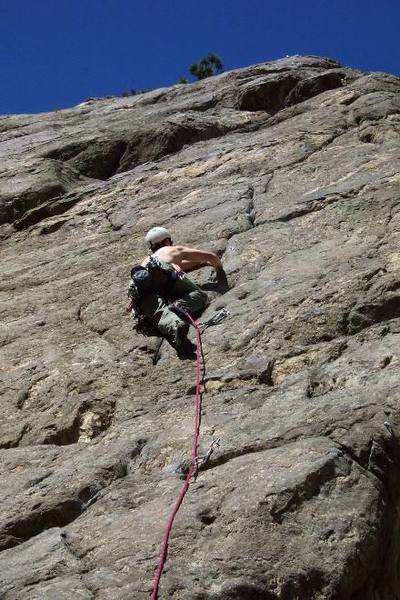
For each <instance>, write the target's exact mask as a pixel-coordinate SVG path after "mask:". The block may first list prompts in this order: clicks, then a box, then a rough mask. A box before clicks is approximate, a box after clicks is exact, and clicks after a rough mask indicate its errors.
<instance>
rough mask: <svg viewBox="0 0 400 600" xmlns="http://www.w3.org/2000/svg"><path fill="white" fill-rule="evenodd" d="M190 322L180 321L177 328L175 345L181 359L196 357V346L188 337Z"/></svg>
mask: <svg viewBox="0 0 400 600" xmlns="http://www.w3.org/2000/svg"><path fill="white" fill-rule="evenodd" d="M188 332H189V323H184V322H182V323H179V324H178V326H177V328H176V330H175V338H174V347H175V350H176V353H177V355H178V357H179V358H180V359H181V360H193V359H194V358H196V346H195V345H194V344H193V343H192V342H191V341H190V340H188V338H187V334H188Z"/></svg>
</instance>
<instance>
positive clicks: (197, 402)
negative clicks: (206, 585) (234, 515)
mask: <svg viewBox="0 0 400 600" xmlns="http://www.w3.org/2000/svg"><path fill="white" fill-rule="evenodd" d="M187 317H188V318H189V320H190V322H191V324H192V325H193V327H194V329H195V332H196V391H195V399H194V432H193V443H192V460H191V462H190V466H189V470H188V472H187V475H186V478H185V482H184V484H183V486H182V488H181V490H180V492H179V494H178V497H177V498H176V500H175V504H174V506H173V508H172V511H171V514H170V516H169V519H168V521H167V525H166V527H165V531H164V535H163V539H162V542H161V550H160V557H159V559H158V565H157V570H156V573H155V575H154V582H153V591H152V592H151V596H150V600H157V597H158V588H159V586H160V579H161V575H162V572H163V569H164V565H165V562H166V560H167V554H168V542H169V537H170V534H171V529H172V526H173V524H174V521H175V517H176V515H177V514H178V511H179V508H180V506H181V504H182V502H183V499H184V497H185V495H186V492H187V491H188V489H189V485H190V480H191V479H192V477H193V475H195V474H196V472H197V468H198V455H197V452H198V447H199V433H200V411H201V357H202V352H201V333H200V329H199V328H198V326H197V325H196V323H195V321H194V320H193V319H192V317H191V316H190V315H189V314H188V313H187Z"/></svg>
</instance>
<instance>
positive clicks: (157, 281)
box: [128, 227, 229, 358]
mask: <svg viewBox="0 0 400 600" xmlns="http://www.w3.org/2000/svg"><path fill="white" fill-rule="evenodd" d="M146 241H147V242H148V243H149V245H150V250H151V254H150V256H148V257H147V258H146V259H145V260H144V261H143V262H142V263H141V264H140V265H136V266H135V267H133V269H132V271H131V280H132V283H131V285H130V288H129V292H128V295H129V296H130V304H129V305H128V309H129V310H132V308H134V310H135V312H136V313H139V314H140V315H141V318H142V323H143V318H145V323H146V322H147V323H148V324H149V325H150V330H151V329H152V330H153V334H154V328H156V329H157V330H158V332H159V334H160V335H162V336H163V337H165V338H166V339H167V340H168V341H169V342H170V343H171V345H172V346H174V348H175V349H176V351H177V354H178V356H179V357H180V358H191V357H192V356H193V352H194V346H193V344H192V343H191V342H190V341H189V340H188V338H187V334H188V331H189V322H188V320H187V318H186V313H190V314H191V315H194V316H198V315H199V314H200V313H201V312H202V311H203V310H204V309H205V307H206V306H207V303H208V296H207V294H206V292H204V291H203V290H202V289H201V288H200V287H199V286H198V285H196V284H195V283H193V281H191V280H190V279H189V278H188V277H187V275H186V273H185V271H194V270H196V269H200V268H201V267H205V266H211V267H214V269H215V273H216V280H217V284H218V286H219V291H221V292H222V293H224V292H226V291H227V290H228V289H229V286H228V280H227V277H226V274H225V271H224V269H223V267H222V263H221V259H220V258H219V257H218V256H217V255H216V254H214V253H213V252H207V251H204V250H196V249H194V248H187V247H185V246H175V245H174V244H173V242H172V239H171V234H170V232H169V231H168V230H167V229H165V228H164V227H153V228H152V229H150V231H148V233H147V235H146ZM142 332H143V330H142Z"/></svg>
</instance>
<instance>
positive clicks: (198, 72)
mask: <svg viewBox="0 0 400 600" xmlns="http://www.w3.org/2000/svg"><path fill="white" fill-rule="evenodd" d="M223 70H224V65H223V64H222V61H221V59H220V57H219V56H218V55H217V54H214V53H213V52H209V53H208V54H207V56H205V57H203V58H202V59H200V60H199V62H198V63H193V64H192V65H190V67H189V73H190V74H191V75H193V77H196V78H197V79H198V80H200V79H206V77H212V76H213V75H217V74H218V73H222V71H223Z"/></svg>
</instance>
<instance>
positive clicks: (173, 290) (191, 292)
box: [140, 275, 208, 338]
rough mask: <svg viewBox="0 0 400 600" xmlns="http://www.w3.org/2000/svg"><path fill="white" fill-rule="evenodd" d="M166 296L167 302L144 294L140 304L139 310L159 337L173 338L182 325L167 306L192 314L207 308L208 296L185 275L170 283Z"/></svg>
mask: <svg viewBox="0 0 400 600" xmlns="http://www.w3.org/2000/svg"><path fill="white" fill-rule="evenodd" d="M167 294H168V300H166V299H165V298H164V297H163V296H161V295H160V294H157V293H152V294H146V295H145V296H144V297H143V298H142V300H141V302H140V309H141V311H142V313H143V314H144V315H146V317H147V318H148V319H150V321H151V322H152V323H154V325H156V326H157V328H158V329H159V331H160V333H161V335H163V336H165V337H169V338H173V337H174V334H175V331H176V328H177V326H178V325H179V324H180V323H182V321H183V319H182V318H181V317H180V316H178V314H176V313H175V312H174V311H173V310H170V309H169V308H168V304H172V303H173V304H175V305H176V306H177V307H178V308H182V309H183V310H184V311H186V312H189V313H190V314H193V313H197V312H199V311H201V310H203V309H204V308H205V307H206V306H207V302H208V296H207V294H206V292H204V291H203V290H202V289H201V288H200V287H199V286H198V285H196V284H195V283H193V281H191V280H190V279H189V278H188V277H187V275H183V277H179V278H177V279H176V280H175V281H173V282H171V283H170V284H169V285H168V290H167Z"/></svg>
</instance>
